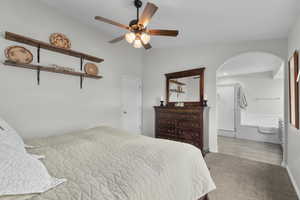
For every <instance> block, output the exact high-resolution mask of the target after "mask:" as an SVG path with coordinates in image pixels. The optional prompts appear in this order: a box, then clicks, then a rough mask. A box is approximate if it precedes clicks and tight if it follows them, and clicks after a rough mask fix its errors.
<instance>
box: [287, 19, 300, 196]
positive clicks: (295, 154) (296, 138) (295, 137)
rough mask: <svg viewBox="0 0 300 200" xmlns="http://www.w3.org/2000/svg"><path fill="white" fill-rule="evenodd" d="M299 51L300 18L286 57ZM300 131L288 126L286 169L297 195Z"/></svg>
mask: <svg viewBox="0 0 300 200" xmlns="http://www.w3.org/2000/svg"><path fill="white" fill-rule="evenodd" d="M297 49H298V50H299V49H300V17H299V19H298V21H297V23H296V24H295V26H294V27H293V29H292V30H291V32H290V35H289V41H288V52H289V53H288V57H290V56H292V55H293V52H294V51H295V50H297ZM285 77H288V76H287V68H286V76H285ZM287 81H288V79H287V78H286V87H285V88H286V95H285V96H286V111H287V112H286V113H285V114H286V116H289V115H288V111H289V101H288V90H289V89H288V82H287ZM299 150H300V131H299V130H296V129H295V128H293V127H292V126H290V125H289V126H288V155H287V157H288V163H287V164H288V168H289V170H290V172H291V175H292V177H293V180H294V182H295V184H296V187H297V189H298V195H300V193H299V188H300V153H299V152H300V151H299Z"/></svg>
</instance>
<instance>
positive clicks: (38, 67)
mask: <svg viewBox="0 0 300 200" xmlns="http://www.w3.org/2000/svg"><path fill="white" fill-rule="evenodd" d="M3 64H4V65H6V66H12V67H19V68H25V69H32V70H40V71H46V72H53V73H59V74H66V75H71V76H79V77H86V78H93V79H101V78H103V77H102V76H95V75H89V74H86V73H83V72H72V71H64V70H57V69H55V68H54V67H46V66H41V65H33V64H20V63H15V62H12V61H9V60H6V61H5V62H4V63H3Z"/></svg>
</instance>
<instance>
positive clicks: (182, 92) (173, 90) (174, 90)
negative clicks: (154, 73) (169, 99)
mask: <svg viewBox="0 0 300 200" xmlns="http://www.w3.org/2000/svg"><path fill="white" fill-rule="evenodd" d="M170 92H175V93H181V94H184V93H185V92H184V91H179V90H176V89H170Z"/></svg>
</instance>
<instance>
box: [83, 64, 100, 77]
mask: <svg viewBox="0 0 300 200" xmlns="http://www.w3.org/2000/svg"><path fill="white" fill-rule="evenodd" d="M84 71H85V73H87V74H89V75H95V76H96V75H98V73H99V70H98V67H97V65H95V64H94V63H86V64H85V65H84Z"/></svg>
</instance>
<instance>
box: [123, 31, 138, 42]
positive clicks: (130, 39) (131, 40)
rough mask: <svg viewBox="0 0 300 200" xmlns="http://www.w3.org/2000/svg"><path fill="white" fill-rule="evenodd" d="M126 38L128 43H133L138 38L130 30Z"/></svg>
mask: <svg viewBox="0 0 300 200" xmlns="http://www.w3.org/2000/svg"><path fill="white" fill-rule="evenodd" d="M125 39H126V41H127V42H128V43H130V44H131V43H133V42H134V41H135V39H136V36H135V34H134V33H133V32H129V33H126V34H125Z"/></svg>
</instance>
